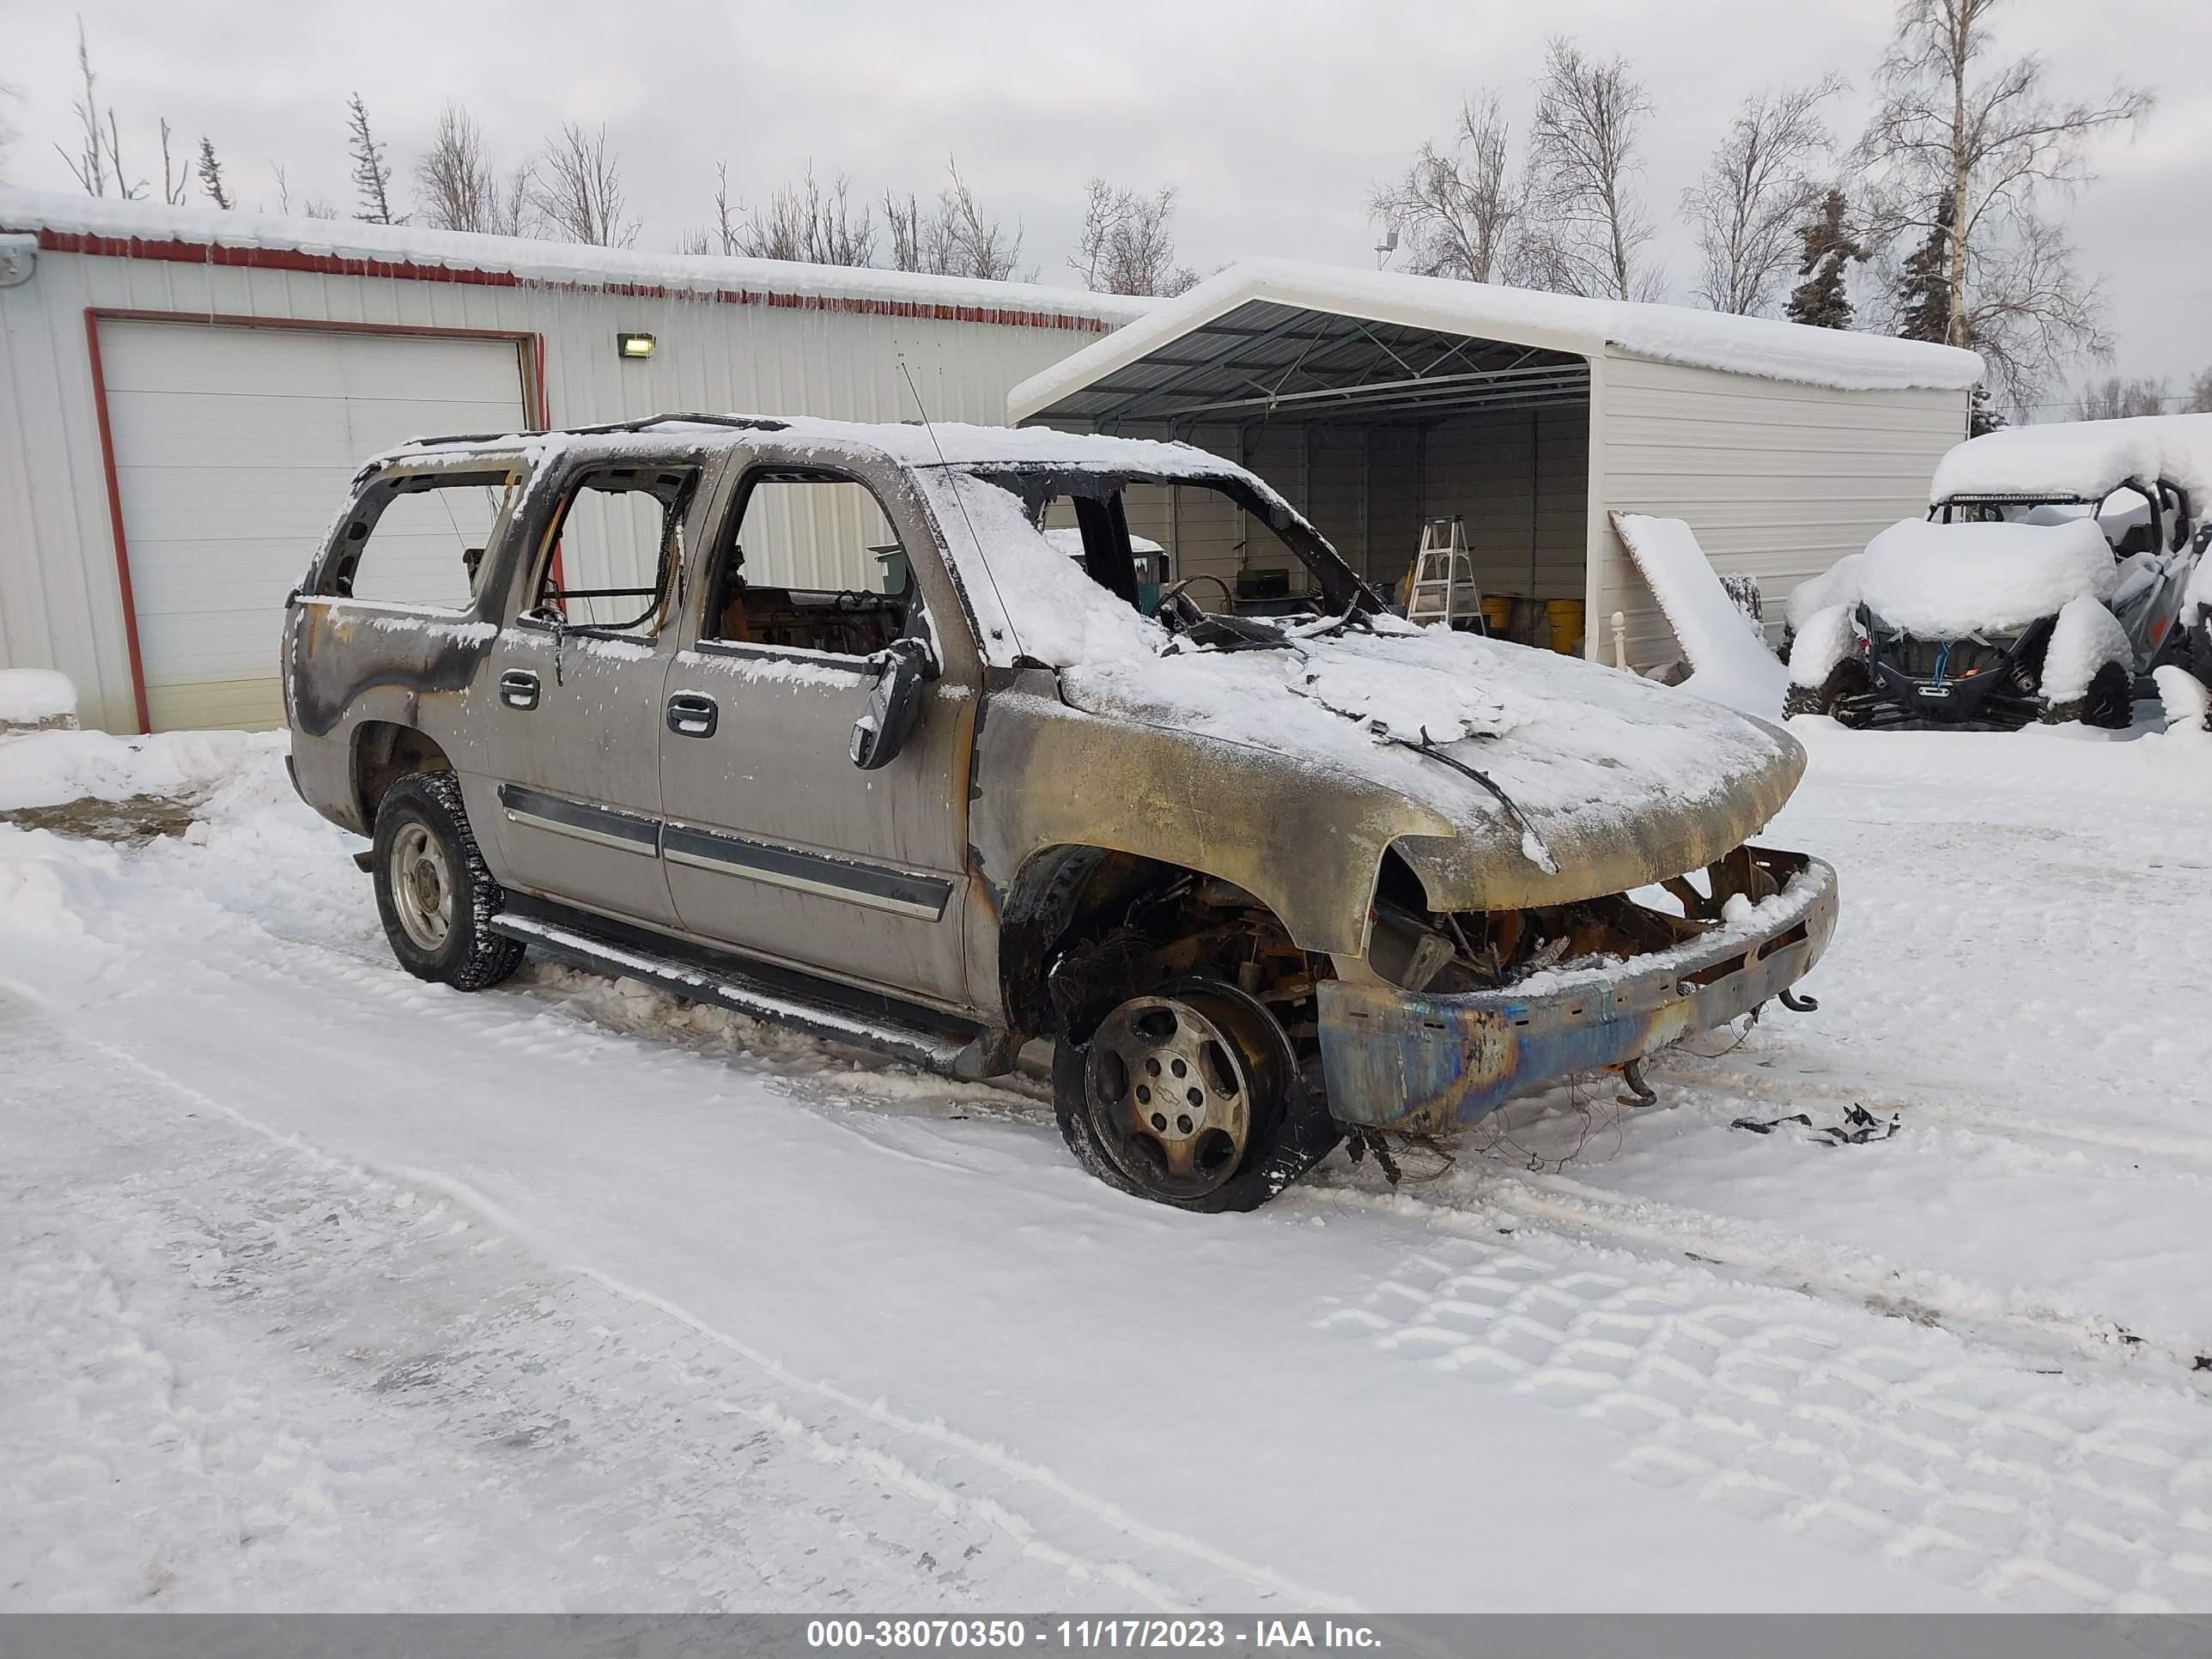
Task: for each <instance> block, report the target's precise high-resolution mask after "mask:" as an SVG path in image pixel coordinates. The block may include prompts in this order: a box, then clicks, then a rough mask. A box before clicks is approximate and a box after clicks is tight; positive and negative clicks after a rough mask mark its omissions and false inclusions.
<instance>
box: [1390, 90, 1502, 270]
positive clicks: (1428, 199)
mask: <svg viewBox="0 0 2212 1659" xmlns="http://www.w3.org/2000/svg"><path fill="white" fill-rule="evenodd" d="M1367 211H1368V216H1370V218H1372V219H1373V220H1374V221H1376V223H1378V224H1380V225H1383V226H1384V227H1385V228H1389V229H1394V230H1395V231H1397V233H1398V234H1399V237H1400V239H1401V240H1400V246H1401V248H1402V250H1403V254H1402V258H1403V260H1404V267H1405V269H1406V270H1410V271H1412V272H1413V274H1414V275H1416V276H1456V277H1460V278H1462V280H1464V281H1467V282H1470V283H1511V282H1516V281H1517V280H1519V264H1520V259H1519V254H1520V252H1521V240H1522V234H1523V233H1524V230H1525V228H1526V220H1527V217H1528V177H1527V175H1526V174H1525V173H1516V171H1515V169H1514V167H1513V156H1512V131H1511V127H1510V123H1508V121H1507V120H1506V118H1505V112H1504V108H1503V106H1501V105H1500V104H1499V102H1498V94H1496V93H1494V92H1480V93H1477V94H1474V96H1473V97H1471V98H1469V99H1468V100H1466V101H1465V102H1464V103H1462V105H1461V106H1460V112H1459V126H1458V129H1457V131H1455V133H1454V135H1453V137H1452V140H1451V143H1450V144H1449V146H1448V147H1445V148H1442V149H1439V148H1438V147H1437V145H1435V144H1433V143H1424V144H1423V145H1422V146H1421V148H1420V149H1419V151H1418V152H1416V153H1415V155H1414V156H1413V163H1412V165H1411V166H1409V167H1407V169H1406V171H1405V173H1403V174H1402V175H1401V176H1400V177H1399V178H1397V179H1393V180H1392V181H1391V182H1390V183H1389V184H1387V185H1377V186H1376V189H1375V191H1374V192H1373V194H1371V195H1370V197H1368V198H1367Z"/></svg>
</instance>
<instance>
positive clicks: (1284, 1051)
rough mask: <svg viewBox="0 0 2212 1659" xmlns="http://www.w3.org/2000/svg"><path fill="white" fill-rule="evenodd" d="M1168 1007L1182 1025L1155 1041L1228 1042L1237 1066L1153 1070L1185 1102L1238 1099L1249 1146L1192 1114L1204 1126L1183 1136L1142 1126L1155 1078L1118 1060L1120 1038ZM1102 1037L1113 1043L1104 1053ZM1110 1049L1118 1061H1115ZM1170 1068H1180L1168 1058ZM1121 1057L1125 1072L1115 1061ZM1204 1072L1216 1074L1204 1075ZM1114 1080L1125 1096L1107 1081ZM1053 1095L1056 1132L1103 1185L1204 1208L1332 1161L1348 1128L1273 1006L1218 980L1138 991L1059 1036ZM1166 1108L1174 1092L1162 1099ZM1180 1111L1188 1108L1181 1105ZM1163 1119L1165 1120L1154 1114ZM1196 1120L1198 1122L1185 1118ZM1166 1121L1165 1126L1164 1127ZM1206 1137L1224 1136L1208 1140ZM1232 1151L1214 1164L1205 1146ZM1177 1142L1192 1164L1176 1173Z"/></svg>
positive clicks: (1251, 1205) (1262, 1192)
mask: <svg viewBox="0 0 2212 1659" xmlns="http://www.w3.org/2000/svg"><path fill="white" fill-rule="evenodd" d="M1163 1006H1164V1007H1166V1008H1168V1009H1170V1010H1172V1011H1175V1016H1174V1017H1175V1018H1176V1024H1177V1029H1176V1030H1174V1031H1172V1032H1163V1033H1162V1034H1161V1035H1160V1036H1158V1042H1160V1043H1162V1044H1163V1045H1169V1044H1174V1043H1177V1042H1185V1041H1190V1042H1195V1043H1196V1045H1197V1046H1198V1047H1200V1048H1206V1047H1208V1046H1209V1045H1211V1046H1212V1047H1213V1048H1220V1047H1222V1046H1223V1045H1226V1046H1227V1047H1228V1048H1230V1049H1232V1050H1233V1051H1234V1052H1233V1054H1231V1056H1229V1058H1230V1060H1231V1066H1232V1067H1233V1071H1234V1073H1235V1084H1234V1086H1233V1087H1228V1088H1224V1087H1223V1086H1222V1085H1224V1084H1226V1083H1228V1082H1229V1081H1230V1078H1229V1077H1228V1076H1227V1075H1225V1073H1223V1072H1222V1070H1221V1068H1220V1061H1219V1060H1218V1059H1216V1060H1214V1061H1213V1062H1212V1066H1211V1067H1208V1066H1205V1065H1203V1064H1201V1063H1200V1062H1199V1061H1198V1060H1196V1059H1195V1057H1194V1058H1193V1060H1192V1062H1191V1063H1192V1064H1193V1066H1194V1070H1193V1071H1192V1072H1191V1073H1190V1074H1189V1075H1188V1076H1182V1075H1180V1074H1178V1076H1177V1077H1176V1078H1175V1079H1170V1078H1169V1077H1168V1076H1167V1075H1166V1074H1165V1073H1164V1072H1156V1073H1152V1075H1153V1076H1157V1077H1158V1078H1159V1079H1160V1081H1161V1082H1162V1083H1164V1084H1167V1085H1169V1086H1170V1087H1175V1088H1178V1089H1183V1090H1188V1097H1189V1103H1191V1105H1192V1106H1194V1108H1196V1107H1198V1106H1199V1097H1200V1096H1201V1095H1202V1096H1205V1097H1206V1102H1205V1105H1204V1107H1203V1109H1202V1111H1203V1112H1212V1111H1216V1110H1218V1108H1219V1106H1220V1105H1221V1104H1222V1103H1224V1102H1227V1103H1231V1104H1232V1105H1233V1104H1235V1103H1237V1100H1238V1098H1239V1097H1241V1099H1242V1109H1243V1120H1242V1122H1243V1132H1242V1145H1241V1146H1235V1145H1234V1142H1233V1139H1232V1136H1231V1131H1228V1130H1226V1129H1220V1128H1216V1127H1212V1126H1211V1125H1210V1124H1208V1123H1207V1122H1206V1119H1205V1117H1204V1116H1203V1115H1201V1117H1200V1119H1199V1120H1197V1133H1192V1132H1191V1129H1190V1128H1189V1127H1185V1129H1184V1131H1183V1133H1182V1134H1181V1135H1177V1134H1176V1133H1175V1132H1174V1131H1173V1130H1172V1129H1170V1130H1169V1133H1168V1135H1167V1137H1166V1139H1165V1140H1164V1139H1162V1138H1161V1137H1160V1136H1158V1135H1156V1134H1154V1133H1151V1132H1150V1131H1147V1130H1145V1129H1144V1128H1143V1127H1142V1125H1141V1124H1140V1123H1139V1122H1138V1121H1135V1120H1134V1117H1133V1114H1134V1113H1135V1111H1136V1110H1137V1106H1136V1102H1135V1097H1136V1096H1137V1095H1138V1093H1139V1092H1140V1091H1144V1090H1148V1089H1149V1087H1150V1086H1151V1085H1150V1080H1149V1079H1148V1078H1146V1077H1145V1076H1143V1075H1142V1074H1141V1073H1139V1072H1138V1071H1136V1070H1133V1069H1130V1068H1128V1067H1127V1064H1126V1062H1125V1061H1123V1060H1121V1058H1120V1056H1121V1054H1124V1053H1125V1052H1126V1050H1125V1049H1124V1048H1121V1047H1120V1046H1117V1045H1118V1043H1119V1037H1118V1036H1117V1034H1118V1033H1121V1032H1132V1033H1133V1031H1134V1030H1135V1026H1134V1022H1135V1021H1136V1020H1138V1019H1140V1018H1146V1017H1147V1016H1150V1015H1152V1014H1154V1013H1155V1012H1158V1010H1159V1009H1161V1008H1162V1007H1163ZM1102 1044H1105V1045H1108V1046H1107V1047H1105V1048H1102ZM1160 1052H1161V1053H1162V1054H1167V1053H1168V1052H1169V1049H1168V1048H1167V1047H1166V1046H1163V1047H1162V1048H1161V1050H1160ZM1109 1056H1112V1058H1109ZM1180 1063H1181V1061H1179V1060H1170V1064H1180ZM1116 1064H1121V1065H1122V1066H1123V1067H1124V1074H1123V1075H1122V1076H1121V1077H1120V1078H1118V1079H1115V1077H1114V1075H1113V1067H1114V1066H1115V1065H1116ZM1208 1069H1211V1070H1212V1071H1213V1073H1214V1075H1213V1076H1212V1078H1209V1077H1208V1076H1207V1075H1206V1072H1207V1070H1208ZM1115 1081H1118V1082H1119V1083H1120V1085H1121V1093H1120V1094H1119V1095H1118V1096H1115V1095H1114V1092H1113V1090H1112V1089H1111V1088H1110V1087H1109V1086H1107V1085H1109V1084H1110V1083H1112V1082H1115ZM1052 1092H1053V1109H1054V1116H1055V1117H1056V1118H1057V1119H1058V1120H1059V1122H1060V1136H1061V1138H1062V1139H1065V1140H1066V1142H1067V1146H1068V1150H1069V1151H1071V1152H1073V1153H1074V1154H1075V1157H1076V1160H1077V1162H1079V1163H1080V1164H1082V1165H1083V1167H1084V1168H1085V1169H1086V1170H1090V1171H1091V1174H1093V1175H1095V1176H1097V1177H1098V1178H1099V1179H1100V1180H1101V1181H1103V1182H1105V1183H1106V1184H1107V1185H1108V1186H1109V1187H1112V1188H1116V1189H1118V1190H1120V1191H1121V1192H1125V1193H1132V1194H1135V1195H1136V1196H1137V1197H1139V1198H1146V1199H1150V1200H1152V1201H1153V1202H1154V1203H1157V1204H1166V1205H1170V1206H1173V1207H1175V1208H1176V1209H1179V1210H1190V1211H1194V1212H1199V1213H1203V1214H1218V1213H1221V1212H1228V1211H1243V1210H1256V1209H1257V1208H1259V1207H1260V1206H1261V1205H1262V1204H1265V1203H1266V1202H1267V1200H1269V1199H1271V1198H1273V1197H1274V1196H1275V1195H1276V1194H1278V1193H1279V1192H1281V1191H1282V1190H1283V1188H1285V1187H1287V1186H1289V1185H1290V1184H1291V1182H1294V1181H1296V1180H1297V1179H1298V1177H1299V1176H1303V1175H1304V1174H1305V1173H1306V1171H1307V1170H1310V1169H1312V1168H1313V1166H1314V1165H1315V1164H1318V1163H1320V1162H1321V1161H1322V1158H1326V1157H1328V1154H1329V1152H1330V1150H1331V1149H1332V1148H1333V1147H1334V1146H1336V1144H1337V1142H1338V1141H1340V1139H1343V1131H1342V1130H1341V1129H1340V1128H1339V1127H1337V1125H1336V1122H1335V1121H1334V1119H1332V1118H1331V1117H1330V1116H1329V1115H1328V1103H1327V1102H1326V1101H1325V1100H1324V1099H1322V1097H1321V1096H1320V1094H1319V1093H1318V1091H1315V1090H1313V1089H1310V1088H1309V1087H1308V1086H1307V1085H1306V1082H1305V1079H1304V1075H1303V1073H1301V1071H1300V1068H1299V1066H1298V1061H1297V1054H1296V1053H1295V1051H1294V1050H1293V1049H1292V1048H1291V1040H1290V1037H1289V1036H1288V1035H1287V1034H1286V1033H1285V1031H1284V1030H1283V1027H1282V1025H1281V1024H1280V1022H1279V1021H1278V1020H1277V1019H1276V1018H1275V1017H1274V1015H1273V1014H1272V1013H1271V1012H1268V1010H1267V1007H1266V1006H1264V1005H1263V1004H1261V1003H1260V1002H1259V1001H1257V1000H1255V999H1254V998H1252V997H1250V996H1249V995H1247V994H1245V993H1244V992H1243V991H1241V990H1239V989H1237V987H1235V986H1233V985H1229V984H1225V983H1224V982H1223V981H1219V980H1208V979H1189V980H1182V981H1176V983H1174V984H1172V985H1167V986H1164V987H1161V988H1160V989H1159V990H1158V992H1155V993H1152V994H1149V995H1146V996H1140V997H1132V998H1131V999H1130V1000H1128V1001H1127V1002H1124V1003H1122V1004H1121V1006H1119V1007H1117V1008H1115V1009H1113V1010H1112V1011H1110V1012H1109V1013H1108V1014H1107V1016H1106V1018H1104V1019H1103V1020H1101V1021H1100V1022H1099V1024H1098V1027H1097V1030H1094V1031H1093V1032H1092V1033H1091V1036H1090V1040H1088V1041H1086V1042H1073V1041H1071V1040H1070V1039H1068V1038H1067V1037H1065V1036H1063V1037H1061V1038H1060V1040H1059V1041H1058V1042H1056V1043H1055V1044H1054V1048H1053V1057H1052ZM1159 1100H1160V1102H1161V1103H1165V1102H1166V1100H1167V1097H1166V1096H1165V1094H1162V1095H1161V1096H1160V1097H1159ZM1176 1109H1177V1110H1178V1111H1180V1110H1181V1109H1182V1103H1180V1102H1178V1103H1176ZM1153 1121H1155V1122H1156V1123H1159V1122H1161V1121H1162V1120H1161V1118H1159V1117H1155V1118H1154V1120H1153ZM1180 1121H1182V1123H1183V1124H1184V1125H1186V1126H1189V1125H1190V1124H1191V1123H1192V1122H1193V1120H1191V1119H1189V1118H1188V1117H1187V1116H1186V1117H1183V1118H1182V1119H1181V1120H1180ZM1162 1127H1164V1128H1165V1127H1167V1126H1166V1125H1165V1124H1164V1123H1163V1124H1162ZM1211 1137H1219V1139H1212V1140H1210V1138H1211ZM1224 1141H1227V1142H1230V1146H1229V1147H1228V1149H1227V1150H1226V1151H1225V1152H1224V1154H1223V1155H1222V1156H1221V1157H1220V1158H1218V1160H1217V1161H1215V1162H1213V1163H1212V1164H1211V1165H1210V1166H1209V1164H1208V1163H1207V1161H1206V1158H1205V1156H1204V1154H1205V1152H1206V1148H1207V1147H1208V1146H1209V1144H1211V1145H1212V1146H1220V1145H1221V1144H1222V1143H1223V1142H1224ZM1170 1142H1176V1143H1182V1144H1187V1145H1188V1146H1189V1147H1191V1148H1192V1149H1193V1150H1192V1151H1191V1152H1190V1153H1189V1154H1188V1157H1189V1161H1190V1165H1191V1167H1190V1170H1188V1172H1186V1173H1180V1174H1179V1173H1178V1172H1177V1171H1176V1170H1174V1169H1173V1168H1172V1167H1170V1159H1171V1155H1170V1153H1169V1152H1168V1151H1167V1150H1166V1148H1167V1146H1168V1144H1169V1143H1170Z"/></svg>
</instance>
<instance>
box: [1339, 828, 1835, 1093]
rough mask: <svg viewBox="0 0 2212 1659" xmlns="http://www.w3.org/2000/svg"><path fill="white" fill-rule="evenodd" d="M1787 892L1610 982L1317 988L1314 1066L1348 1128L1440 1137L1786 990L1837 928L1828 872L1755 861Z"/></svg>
mask: <svg viewBox="0 0 2212 1659" xmlns="http://www.w3.org/2000/svg"><path fill="white" fill-rule="evenodd" d="M1753 857H1754V858H1755V859H1756V860H1757V861H1758V862H1759V864H1760V865H1761V866H1763V867H1765V868H1766V869H1767V870H1769V871H1771V872H1773V873H1774V874H1776V875H1777V876H1778V877H1781V878H1783V887H1782V890H1781V891H1780V892H1779V893H1778V894H1777V895H1776V896H1774V897H1773V898H1771V899H1769V900H1768V901H1767V902H1765V904H1763V905H1761V906H1759V909H1758V910H1757V911H1756V912H1755V913H1754V915H1753V917H1752V919H1751V920H1749V921H1747V922H1745V923H1743V924H1741V925H1738V926H1733V927H1724V928H1721V929H1718V930H1716V931H1715V932H1713V933H1708V934H1706V935H1705V937H1704V938H1702V939H1696V940H1694V941H1692V942H1691V943H1690V944H1688V945H1678V946H1676V947H1675V948H1674V949H1672V950H1668V951H1655V952H1653V953H1652V954H1650V955H1649V956H1643V957H1633V958H1632V959H1631V960H1630V961H1628V962H1627V963H1623V964H1620V965H1619V966H1617V967H1614V968H1613V969H1606V970H1599V971H1595V972H1591V973H1583V974H1564V975H1562V974H1552V975H1543V976H1541V981H1540V984H1541V987H1542V988H1541V990H1539V991H1538V992H1537V993H1536V994H1529V993H1528V992H1524V991H1522V990H1520V989H1517V988H1509V989H1506V990H1503V991H1474V992H1468V993H1466V994H1459V995H1451V996H1431V995H1429V994H1425V993H1421V992H1413V991H1401V990H1400V989H1398V988H1397V987H1395V986H1389V985H1357V984H1352V983H1350V982H1348V981H1343V980H1328V981H1324V982H1323V983H1322V987H1321V1055H1322V1075H1323V1076H1324V1078H1325V1079H1327V1082H1328V1102H1329V1109H1330V1110H1331V1111H1332V1112H1334V1114H1335V1115H1336V1116H1337V1117H1339V1118H1340V1119H1341V1120H1342V1121H1345V1122H1347V1123H1364V1124H1369V1125H1372V1126H1374V1127H1388V1128H1395V1129H1419V1130H1428V1131H1436V1130H1442V1129H1444V1128H1448V1127H1451V1126H1452V1125H1453V1124H1455V1123H1472V1122H1474V1121H1475V1120H1476V1119H1478V1118H1480V1117H1481V1116H1483V1115H1485V1114H1486V1113H1488V1112H1490V1111H1491V1110H1492V1109H1495V1108H1496V1107H1498V1106H1499V1105H1501V1104H1502V1103H1504V1102H1505V1101H1506V1100H1507V1099H1509V1098H1510V1097H1512V1096H1514V1095H1516V1094H1522V1093H1525V1092H1527V1091H1528V1090H1531V1089H1535V1088H1541V1087H1542V1086H1543V1085H1546V1084H1549V1083H1554V1082H1557V1081H1558V1080H1559V1079H1561V1078H1563V1077H1565V1076H1566V1075H1567V1074H1568V1073H1572V1072H1591V1071H1599V1070H1602V1069H1603V1068H1605V1067H1607V1066H1619V1065H1620V1064H1621V1063H1622V1062H1624V1061H1626V1060H1636V1059H1638V1058H1640V1057H1642V1056H1643V1055H1645V1054H1651V1053H1653V1052H1654V1051H1656V1050H1657V1049H1660V1048H1665V1047H1666V1046H1667V1045H1668V1043H1670V1042H1677V1041H1679V1040H1680V1039H1681V1038H1683V1037H1686V1036H1693V1035H1695V1034H1696V1033H1697V1032H1699V1031H1702V1030H1709V1029H1710V1028H1711V1027H1713V1026H1716V1025H1721V1024H1726V1023H1727V1022H1728V1021H1729V1020H1731V1019H1733V1018H1735V1017H1736V1016H1737V1015H1738V1014H1741V1013H1745V1012H1748V1011H1750V1010H1751V1009H1753V1008H1755V1007H1757V1006H1759V1004H1760V1003H1762V1002H1765V1001H1766V1000H1768V999H1769V998H1771V997H1772V996H1774V995H1775V994H1778V992H1781V991H1783V990H1785V989H1787V988H1788V987H1790V986H1791V985H1792V984H1794V983H1796V981H1797V980H1798V979H1800V978H1802V976H1803V975H1804V974H1805V973H1806V972H1807V970H1808V969H1810V968H1811V967H1812V966H1813V964H1814V963H1815V962H1817V961H1819V960H1820V952H1821V951H1824V950H1826V948H1827V944H1828V939H1829V936H1830V935H1831V934H1832V933H1834V932H1835V929H1836V872H1834V871H1833V870H1832V869H1830V868H1829V867H1828V866H1826V864H1823V863H1822V862H1821V861H1820V860H1818V859H1815V858H1808V857H1807V856H1806V855H1805V854H1802V853H1784V852H1780V851H1777V850H1774V849H1771V848H1753Z"/></svg>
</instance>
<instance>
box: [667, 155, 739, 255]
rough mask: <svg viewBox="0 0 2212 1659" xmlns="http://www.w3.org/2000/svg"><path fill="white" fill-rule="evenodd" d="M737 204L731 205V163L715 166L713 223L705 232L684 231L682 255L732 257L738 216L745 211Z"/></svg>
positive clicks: (720, 162) (681, 242) (735, 241)
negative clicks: (710, 254)
mask: <svg viewBox="0 0 2212 1659" xmlns="http://www.w3.org/2000/svg"><path fill="white" fill-rule="evenodd" d="M743 211H744V207H743V205H742V204H739V205H738V207H737V208H736V209H735V210H732V206H731V202H730V164H729V163H728V162H727V161H717V162H716V163H715V164H714V223H713V224H712V225H710V226H709V227H708V228H706V229H705V230H687V231H685V232H684V235H683V238H682V240H680V241H679V242H678V252H682V253H719V254H720V255H721V256H722V257H723V258H735V257H736V255H737V252H738V214H740V213H742V212H743Z"/></svg>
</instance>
